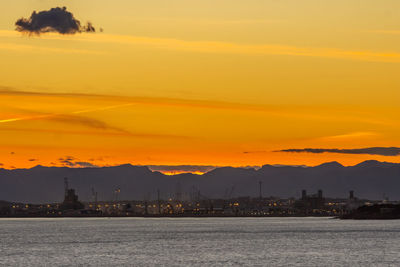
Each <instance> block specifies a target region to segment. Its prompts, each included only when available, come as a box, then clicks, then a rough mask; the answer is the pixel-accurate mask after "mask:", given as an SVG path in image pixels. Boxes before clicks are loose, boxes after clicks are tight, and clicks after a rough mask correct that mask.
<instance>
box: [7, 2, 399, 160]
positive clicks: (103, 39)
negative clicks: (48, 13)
mask: <svg viewBox="0 0 400 267" xmlns="http://www.w3.org/2000/svg"><path fill="white" fill-rule="evenodd" d="M56 6H67V8H68V10H69V11H71V12H72V13H73V14H74V15H75V17H76V18H78V19H80V20H81V21H82V22H85V21H87V20H90V21H91V22H93V24H94V25H95V26H97V27H102V28H104V32H103V33H96V34H83V33H82V34H76V35H70V36H61V35H57V34H54V33H52V34H43V35H41V36H40V37H37V36H31V37H30V36H27V35H22V34H20V33H18V32H16V31H14V23H15V21H16V20H17V19H18V18H20V17H28V16H29V15H30V14H31V12H32V11H33V10H37V11H40V10H48V9H50V8H52V7H56ZM0 10H1V11H2V14H1V16H0V59H1V60H0V147H1V148H2V149H1V151H0V163H1V164H4V165H2V166H3V167H6V168H10V167H11V166H14V167H29V166H34V165H37V164H43V165H52V164H54V165H60V164H61V163H60V158H65V157H66V156H71V157H74V158H75V160H76V161H79V162H80V161H82V162H91V163H93V164H97V165H114V164H122V163H132V164H153V165H154V164H157V165H161V164H206V165H233V166H243V165H261V164H266V163H271V164H278V163H281V164H308V165H315V164H319V163H322V162H325V161H332V160H336V161H339V162H341V163H343V164H347V165H348V164H355V163H358V162H360V161H363V160H366V159H378V160H385V161H392V162H400V156H397V157H384V156H372V155H348V154H346V155H342V154H306V153H304V154H303V153H298V154H290V153H289V154H288V153H277V152H272V151H275V150H280V149H286V148H305V147H313V148H363V147H375V146H400V119H399V117H398V114H400V104H399V100H400V90H399V88H400V76H399V70H400V45H399V44H400V16H399V15H400V2H399V1H397V0H382V1H372V0H371V1H362V2H361V1H355V0H350V1H349V0H347V1H321V0H303V1H297V0H296V1H295V0H293V1H289V0H282V1H275V0H263V1H255V0H249V1H232V0H230V1H228V0H227V1H224V0H221V1H186V0H182V1H162V0H157V1H132V0H129V1H128V0H123V1H105V0H96V1H94V0H93V1H89V0H79V1H78V0H65V1H59V0H57V1H55V0H51V1H50V0H20V1H11V0H4V1H1V3H0ZM244 152H251V153H244Z"/></svg>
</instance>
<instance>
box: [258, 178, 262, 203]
mask: <svg viewBox="0 0 400 267" xmlns="http://www.w3.org/2000/svg"><path fill="white" fill-rule="evenodd" d="M258 184H259V187H260V188H259V189H260V201H261V200H262V181H259V182H258Z"/></svg>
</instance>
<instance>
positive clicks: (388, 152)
mask: <svg viewBox="0 0 400 267" xmlns="http://www.w3.org/2000/svg"><path fill="white" fill-rule="evenodd" d="M274 152H293V153H315V154H320V153H339V154H367V155H379V156H399V155H400V147H367V148H355V149H338V148H302V149H295V148H292V149H283V150H278V151H274Z"/></svg>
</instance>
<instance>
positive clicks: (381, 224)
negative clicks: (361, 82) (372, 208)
mask: <svg viewBox="0 0 400 267" xmlns="http://www.w3.org/2000/svg"><path fill="white" fill-rule="evenodd" d="M399 255H400V220H398V221H396V220H391V221H350V220H346V221H341V220H334V219H329V218H162V219H157V218H151V219H147V218H111V219H110V218H78V219H72V218H71V219H70V218H65V219H61V218H58V219H0V265H6V266H31V265H38V266H69V265H73V266H76V265H81V266H112V265H114V266H159V265H165V266H193V265H195V266H218V265H219V266H226V265H247V266H288V265H290V266H400V257H399Z"/></svg>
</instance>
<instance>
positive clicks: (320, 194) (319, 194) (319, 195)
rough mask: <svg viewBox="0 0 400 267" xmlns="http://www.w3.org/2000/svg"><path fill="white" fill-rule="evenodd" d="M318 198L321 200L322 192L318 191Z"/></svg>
mask: <svg viewBox="0 0 400 267" xmlns="http://www.w3.org/2000/svg"><path fill="white" fill-rule="evenodd" d="M318 198H319V199H321V198H322V190H321V189H320V190H318Z"/></svg>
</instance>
